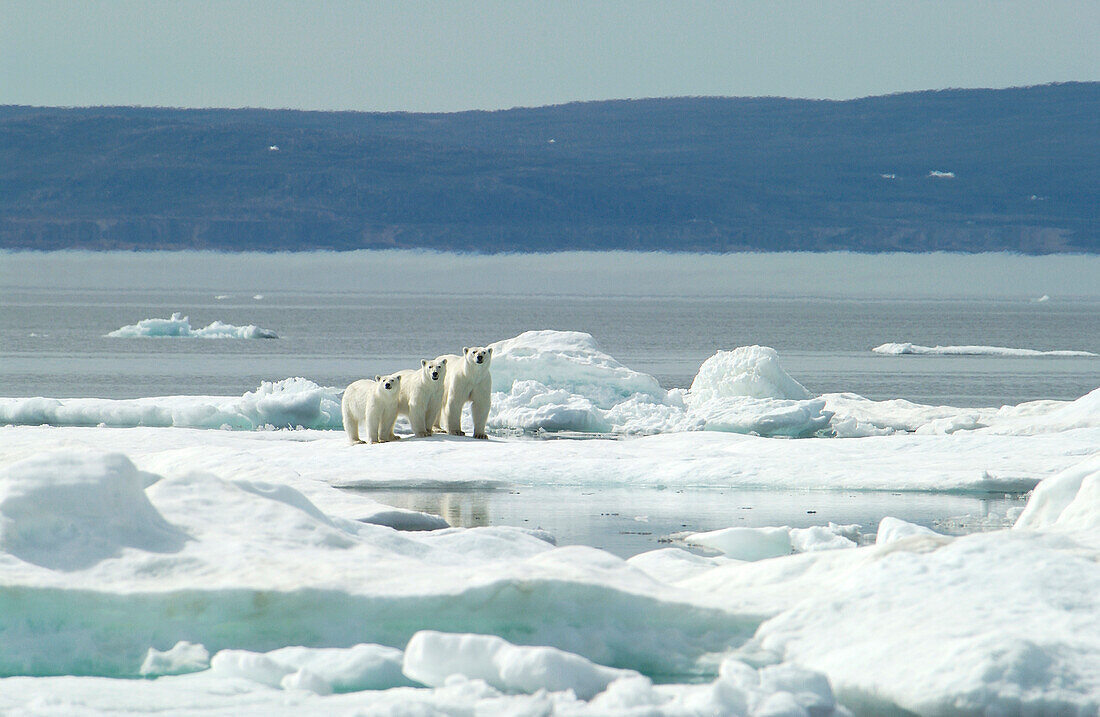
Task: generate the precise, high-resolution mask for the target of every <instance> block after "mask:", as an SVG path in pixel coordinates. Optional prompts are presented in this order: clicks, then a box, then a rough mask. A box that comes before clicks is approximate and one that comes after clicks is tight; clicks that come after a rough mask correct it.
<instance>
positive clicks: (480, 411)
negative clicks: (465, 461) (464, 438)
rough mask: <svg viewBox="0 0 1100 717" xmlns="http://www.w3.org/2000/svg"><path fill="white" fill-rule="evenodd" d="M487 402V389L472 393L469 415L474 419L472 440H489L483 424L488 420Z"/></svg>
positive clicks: (488, 396)
mask: <svg viewBox="0 0 1100 717" xmlns="http://www.w3.org/2000/svg"><path fill="white" fill-rule="evenodd" d="M489 400H490V393H489V391H488V389H486V390H478V391H474V395H473V400H472V402H471V404H470V414H471V415H472V416H473V419H474V438H481V439H483V440H484V439H488V438H489V436H488V435H486V433H485V422H486V421H487V420H489Z"/></svg>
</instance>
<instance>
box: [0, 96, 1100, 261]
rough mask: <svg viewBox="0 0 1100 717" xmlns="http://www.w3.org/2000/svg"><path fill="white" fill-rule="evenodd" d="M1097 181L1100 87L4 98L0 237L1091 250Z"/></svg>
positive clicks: (210, 243)
mask: <svg viewBox="0 0 1100 717" xmlns="http://www.w3.org/2000/svg"><path fill="white" fill-rule="evenodd" d="M272 145H275V146H277V147H278V148H279V149H278V150H277V151H275V150H270V149H269V147H270V146H272ZM931 172H950V173H953V174H954V177H945V176H940V177H936V176H932V175H931V174H930V173H931ZM883 175H894V177H893V178H888V177H884V176H883ZM1098 195H1100V83H1066V84H1057V85H1045V86H1041V87H1028V88H1015V89H1006V90H944V91H935V92H916V93H907V94H897V95H888V96H883V97H868V98H864V99H859V100H850V101H844V102H833V101H814V100H792V99H783V98H670V99H651V100H621V101H608V102H584V103H574V104H567V105H558V106H553V107H538V108H525V109H513V110H502V111H494V112H461V113H453V114H411V113H360V112H301V111H292V110H264V109H236V110H225V109H169V108H145V107H90V108H67V109H62V108H38V107H18V106H5V107H0V247H3V248H20V249H61V248H84V249H138V250H146V249H218V250H225V251H242V250H272V251H274V250H280V251H285V250H311V249H337V250H342V249H361V248H393V247H400V248H418V247H422V248H438V249H451V250H458V251H472V252H502V251H521V252H523V251H554V250H562V249H640V250H673V251H708V252H714V251H719V252H725V251H790V250H801V251H831V250H853V251H868V252H880V251H936V250H946V251H963V252H980V251H1015V252H1022V253H1028V254H1044V253H1052V252H1100V199H1098Z"/></svg>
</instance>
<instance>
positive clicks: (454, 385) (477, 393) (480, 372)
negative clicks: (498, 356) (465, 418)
mask: <svg viewBox="0 0 1100 717" xmlns="http://www.w3.org/2000/svg"><path fill="white" fill-rule="evenodd" d="M440 358H445V359H447V380H446V381H445V382H444V393H443V410H442V411H441V412H440V416H439V421H440V425H441V426H442V427H443V428H444V429H445V430H446V431H447V433H450V434H451V435H452V436H464V435H466V434H465V433H463V432H462V407H463V406H465V405H466V402H467V401H469V402H470V403H471V406H470V414H471V415H472V416H473V419H474V438H488V437H489V436H487V435H486V434H485V421H486V420H487V419H488V418H489V401H490V400H491V397H492V393H493V377H492V376H491V375H490V374H489V363H490V362H491V361H492V358H493V349H491V348H485V347H483V346H475V347H473V348H464V349H462V356H457V355H454V354H449V355H447V356H440ZM478 359H480V360H481V363H478Z"/></svg>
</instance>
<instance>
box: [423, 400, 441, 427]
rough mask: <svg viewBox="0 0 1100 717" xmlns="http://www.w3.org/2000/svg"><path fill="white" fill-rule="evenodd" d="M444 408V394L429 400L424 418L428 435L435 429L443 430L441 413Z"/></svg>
mask: <svg viewBox="0 0 1100 717" xmlns="http://www.w3.org/2000/svg"><path fill="white" fill-rule="evenodd" d="M442 409H443V395H442V394H440V395H438V396H433V397H432V398H431V399H430V400H429V401H428V409H427V412H426V414H425V418H424V426H425V428H426V430H427V432H428V435H429V436H430V435H432V432H433V431H442V430H443V429H442V428H440V427H439V413H440V411H441V410H442Z"/></svg>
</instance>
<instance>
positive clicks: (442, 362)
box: [439, 359, 447, 366]
mask: <svg viewBox="0 0 1100 717" xmlns="http://www.w3.org/2000/svg"><path fill="white" fill-rule="evenodd" d="M439 363H441V364H443V365H444V366H446V365H447V359H443V360H442V361H440V362H439Z"/></svg>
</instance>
